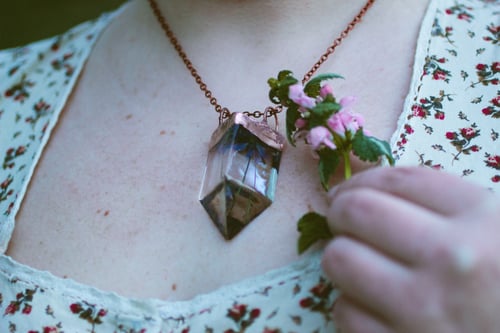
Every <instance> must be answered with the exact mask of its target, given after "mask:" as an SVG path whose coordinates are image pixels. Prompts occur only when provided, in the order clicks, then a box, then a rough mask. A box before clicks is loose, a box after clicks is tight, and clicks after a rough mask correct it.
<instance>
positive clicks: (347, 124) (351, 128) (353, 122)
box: [327, 110, 365, 138]
mask: <svg viewBox="0 0 500 333" xmlns="http://www.w3.org/2000/svg"><path fill="white" fill-rule="evenodd" d="M364 122H365V121H364V119H363V116H361V115H360V114H359V113H353V112H350V111H343V110H341V111H339V112H337V113H335V114H334V115H332V116H331V117H330V119H328V121H327V124H328V127H330V129H331V130H332V131H334V132H335V133H337V134H338V135H340V136H341V137H343V138H344V137H345V133H346V132H351V133H354V132H356V131H357V130H359V129H360V128H361V127H363V125H364Z"/></svg>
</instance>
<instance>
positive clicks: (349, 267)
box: [323, 168, 500, 333]
mask: <svg viewBox="0 0 500 333" xmlns="http://www.w3.org/2000/svg"><path fill="white" fill-rule="evenodd" d="M328 219H329V223H330V227H331V228H332V230H334V232H336V234H338V236H336V237H335V238H334V240H333V241H331V243H330V244H329V245H328V246H327V248H326V250H325V254H324V257H323V267H324V269H325V272H326V273H327V274H328V275H329V277H330V278H331V279H332V280H333V282H334V283H335V284H336V286H337V287H338V288H339V290H340V296H339V299H338V301H337V304H336V305H335V309H334V316H335V320H336V323H337V326H338V327H339V328H340V329H341V331H342V332H343V333H354V332H363V333H367V332H368V333H388V332H404V333H412V332H415V333H424V332H425V333H441V332H445V333H451V332H453V333H457V332H464V333H465V332H468V333H470V332H482V333H486V332H500V314H499V309H500V199H499V197H498V196H496V195H495V194H493V193H492V192H490V191H488V190H486V189H483V188H481V187H478V186H476V185H473V184H470V183H469V182H466V181H464V180H462V179H461V178H458V177H455V176H451V175H449V174H446V173H445V172H441V171H434V170H431V169H427V168H377V169H373V170H370V171H366V172H363V173H360V174H358V175H356V176H354V177H353V178H351V180H349V181H347V182H345V183H343V184H341V185H339V187H338V188H337V189H336V190H335V193H333V194H332V204H331V208H330V210H329V213H328Z"/></svg>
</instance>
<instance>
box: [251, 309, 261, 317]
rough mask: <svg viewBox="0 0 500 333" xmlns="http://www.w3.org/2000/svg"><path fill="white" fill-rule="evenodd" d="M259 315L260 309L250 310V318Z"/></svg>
mask: <svg viewBox="0 0 500 333" xmlns="http://www.w3.org/2000/svg"><path fill="white" fill-rule="evenodd" d="M259 316H260V309H253V310H252V311H250V318H252V319H256V318H258V317H259Z"/></svg>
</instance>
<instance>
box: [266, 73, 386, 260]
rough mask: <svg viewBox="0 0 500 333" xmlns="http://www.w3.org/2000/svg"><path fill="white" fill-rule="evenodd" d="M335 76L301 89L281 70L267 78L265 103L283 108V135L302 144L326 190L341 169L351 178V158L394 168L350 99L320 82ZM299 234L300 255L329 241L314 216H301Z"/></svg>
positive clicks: (322, 224) (325, 228) (320, 77)
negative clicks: (314, 158)
mask: <svg viewBox="0 0 500 333" xmlns="http://www.w3.org/2000/svg"><path fill="white" fill-rule="evenodd" d="M339 78H342V76H340V75H338V74H331V73H328V74H321V75H318V76H316V77H314V78H312V79H311V80H310V81H309V82H307V83H306V84H305V85H303V84H302V83H301V82H299V80H297V79H296V78H295V77H294V76H293V73H292V72H291V71H288V70H284V71H281V72H280V73H279V74H278V77H277V78H270V79H269V80H268V84H269V86H270V91H269V98H270V99H271V101H272V102H273V103H275V104H281V105H283V106H284V107H285V108H286V136H287V138H288V141H289V142H290V143H291V144H292V146H295V145H296V143H297V141H298V140H300V139H304V140H305V142H306V144H308V145H309V146H310V147H311V148H312V149H313V150H314V152H315V154H316V155H317V157H318V171H319V177H320V181H321V185H322V186H323V188H324V189H325V191H328V190H329V187H330V178H331V177H332V176H333V174H334V173H335V172H336V170H337V169H338V168H339V167H340V166H341V164H342V162H343V166H344V178H345V179H349V178H350V177H351V175H352V168H351V155H354V156H356V157H357V158H359V159H360V160H362V161H367V162H371V163H378V162H379V161H380V160H381V159H383V158H385V159H386V160H387V161H388V163H389V164H390V165H393V164H394V158H393V157H392V154H391V150H390V146H389V144H388V143H387V142H386V141H383V140H379V139H377V138H375V137H373V136H371V135H370V132H369V131H367V130H366V129H365V128H364V119H363V116H362V115H361V114H359V113H356V112H354V110H353V106H354V103H355V101H356V98H355V97H354V96H347V97H344V98H341V99H340V100H337V98H336V97H335V95H334V93H333V88H332V86H331V85H329V84H327V83H324V82H325V81H328V80H332V79H339ZM298 229H299V232H300V237H299V243H298V250H299V253H302V252H304V251H305V250H307V249H308V248H309V247H310V246H311V245H313V244H314V243H315V242H316V241H318V240H322V239H329V238H331V237H333V234H332V233H331V231H330V230H329V229H328V224H327V221H326V218H325V217H324V216H323V215H320V214H318V213H315V212H310V213H307V214H305V215H304V216H302V218H300V220H299V222H298Z"/></svg>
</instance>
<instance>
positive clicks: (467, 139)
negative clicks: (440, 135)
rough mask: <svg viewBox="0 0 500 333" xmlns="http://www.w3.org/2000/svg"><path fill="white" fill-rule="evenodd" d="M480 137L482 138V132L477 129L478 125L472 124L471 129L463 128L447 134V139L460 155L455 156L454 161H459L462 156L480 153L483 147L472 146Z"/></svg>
mask: <svg viewBox="0 0 500 333" xmlns="http://www.w3.org/2000/svg"><path fill="white" fill-rule="evenodd" d="M478 136H480V130H479V129H477V125H476V124H472V125H471V127H465V128H461V129H459V131H458V132H447V133H446V138H447V139H448V140H450V143H451V144H452V145H453V146H455V148H456V149H457V151H458V154H456V155H454V160H458V157H459V156H460V155H461V154H465V155H469V154H470V153H476V152H478V151H480V150H481V147H479V146H478V145H473V144H472V140H474V139H475V138H477V137H478Z"/></svg>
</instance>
